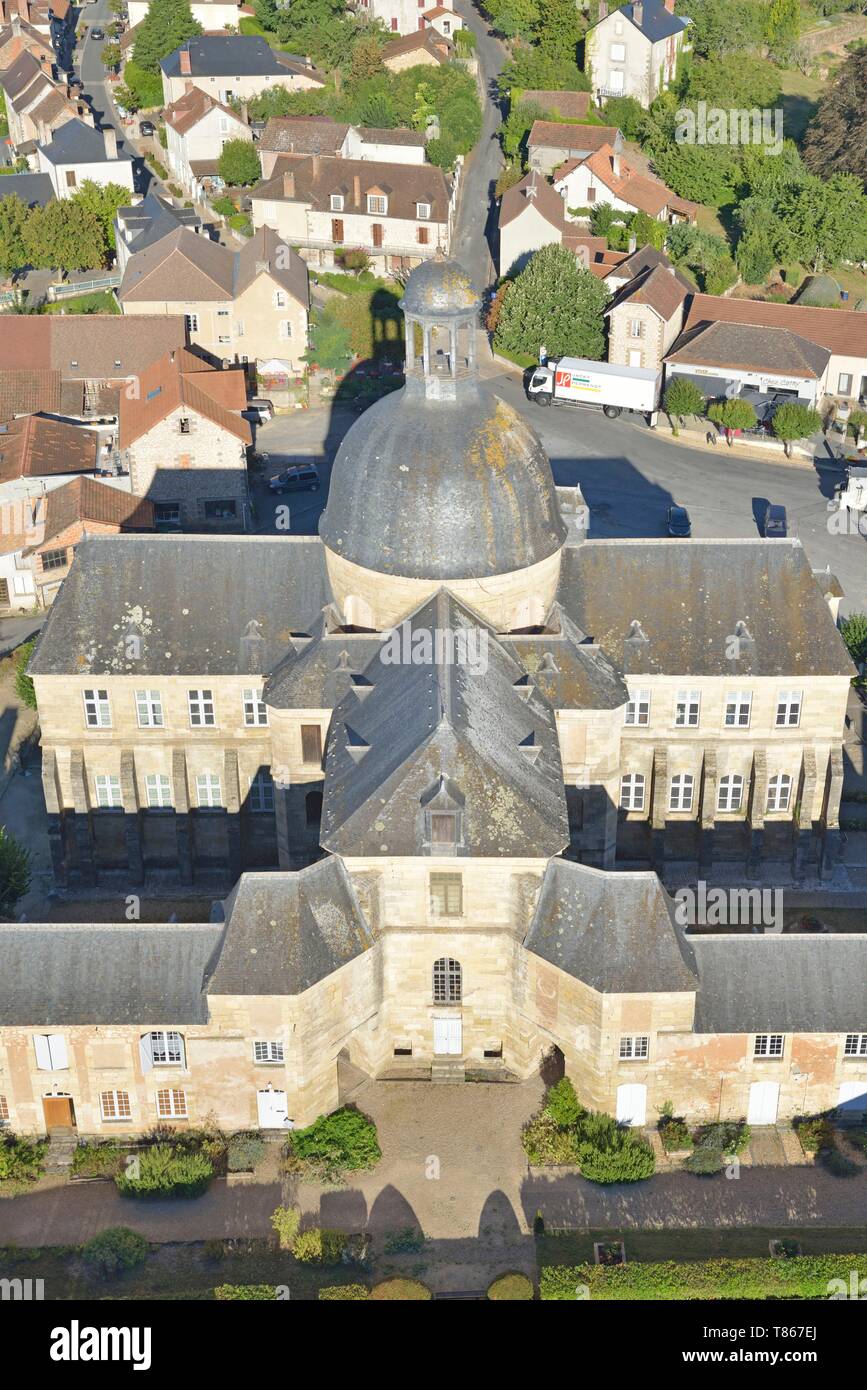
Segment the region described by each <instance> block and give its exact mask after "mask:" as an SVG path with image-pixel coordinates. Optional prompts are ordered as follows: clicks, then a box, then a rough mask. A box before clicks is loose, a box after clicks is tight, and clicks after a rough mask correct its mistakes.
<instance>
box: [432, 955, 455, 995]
mask: <svg viewBox="0 0 867 1390" xmlns="http://www.w3.org/2000/svg"><path fill="white" fill-rule="evenodd" d="M461 987H462V978H461V963H460V961H459V960H452V958H451V956H440V958H439V960H435V961H434V968H433V997H434V1003H435V1004H460V1002H461Z"/></svg>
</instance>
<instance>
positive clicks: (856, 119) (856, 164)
mask: <svg viewBox="0 0 867 1390" xmlns="http://www.w3.org/2000/svg"><path fill="white" fill-rule="evenodd" d="M865 93H867V48H863V49H861V51H860V52H858V53H853V54H852V55H851V57H849V58H847V59H846V62H845V63H844V64H843V66H842V68H841V69H840V71H839V73H838V74H837V76H836V78H835V79H834V81H833V83H832V84H831V85H830V87H829V88H828V89H827V90H826V92H825V95H824V96H823V97H822V99H821V101H820V102H819V109H818V111H817V112H816V115H815V116H814V117H813V119H812V121H811V122H810V125H809V126H808V128H807V133H806V136H805V139H804V162H805V164H806V165H807V168H808V169H809V170H810V172H811V173H813V174H822V175H827V174H829V173H832V174H833V173H838V174H857V176H858V177H859V178H860V179H862V180H865V181H867V100H865ZM773 162H774V161H773V160H769V161H768V163H771V164H772V163H773Z"/></svg>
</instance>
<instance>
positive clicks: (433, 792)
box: [421, 778, 463, 855]
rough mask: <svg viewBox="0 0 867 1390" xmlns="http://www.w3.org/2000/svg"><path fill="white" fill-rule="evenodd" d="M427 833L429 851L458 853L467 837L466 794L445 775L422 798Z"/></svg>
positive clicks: (433, 853) (425, 836) (425, 832)
mask: <svg viewBox="0 0 867 1390" xmlns="http://www.w3.org/2000/svg"><path fill="white" fill-rule="evenodd" d="M421 804H422V810H423V813H424V824H423V835H424V845H425V848H426V850H427V853H428V854H432V855H438V854H449V855H451V854H457V853H458V847H459V846H460V844H461V842H462V839H463V825H462V818H463V797H462V796H461V794H460V792H459V791H458V789H457V787H453V786H449V785H447V784H446V782H445V780H444V779H443V778H439V779H438V781H437V782H436V783H435V784H434V785H433V786H432V787H430V788H429V790H428V791H427V792H426V793H425V795H424V796H423V797H422V798H421Z"/></svg>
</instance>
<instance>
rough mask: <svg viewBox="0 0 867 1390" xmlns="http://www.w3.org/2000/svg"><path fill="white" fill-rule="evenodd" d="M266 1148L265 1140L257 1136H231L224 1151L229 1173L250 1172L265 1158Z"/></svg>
mask: <svg viewBox="0 0 867 1390" xmlns="http://www.w3.org/2000/svg"><path fill="white" fill-rule="evenodd" d="M266 1147H267V1146H266V1144H265V1140H264V1139H262V1138H261V1137H260V1136H259V1135H258V1134H233V1135H232V1136H231V1138H230V1139H229V1143H228V1148H227V1151H226V1165H227V1167H228V1169H229V1172H230V1173H250V1172H252V1171H253V1169H254V1168H255V1167H256V1165H257V1164H259V1163H261V1162H262V1159H263V1158H264V1157H265V1151H266Z"/></svg>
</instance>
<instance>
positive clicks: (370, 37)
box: [349, 31, 383, 82]
mask: <svg viewBox="0 0 867 1390" xmlns="http://www.w3.org/2000/svg"><path fill="white" fill-rule="evenodd" d="M382 71H383V67H382V44H381V43H380V40H379V36H378V35H377V34H376V33H375V32H374V31H371V33H369V34H362V35H361V36H360V37H359V38H358V40H357V42H356V43H355V44H354V45H353V48H352V54H351V56H350V59H349V81H350V82H363V81H365V79H366V78H368V77H377V76H379V74H380V73H381V72H382Z"/></svg>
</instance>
